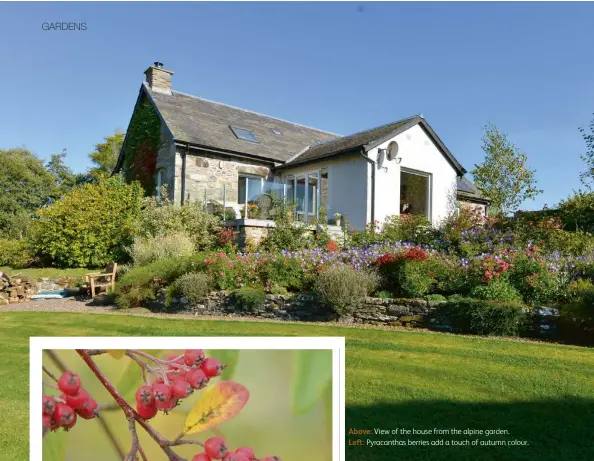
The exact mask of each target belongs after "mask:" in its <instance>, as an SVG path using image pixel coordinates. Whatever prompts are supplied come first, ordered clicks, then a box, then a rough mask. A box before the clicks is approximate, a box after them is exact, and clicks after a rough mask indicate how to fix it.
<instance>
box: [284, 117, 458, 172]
mask: <svg viewBox="0 0 594 461" xmlns="http://www.w3.org/2000/svg"><path fill="white" fill-rule="evenodd" d="M415 125H420V126H421V127H422V128H423V130H425V132H426V133H427V135H428V136H429V137H430V138H432V139H433V141H434V142H435V144H436V145H437V147H438V148H439V149H440V150H441V152H442V153H443V155H444V156H445V157H446V159H447V160H448V161H449V162H450V164H451V165H452V167H453V168H454V169H455V170H456V172H457V173H458V175H460V176H462V175H464V173H466V170H465V169H464V167H463V166H462V165H461V164H460V163H459V162H458V160H456V158H455V157H454V156H453V155H452V153H451V152H450V151H449V149H448V148H447V147H446V146H445V144H444V143H443V142H442V141H441V139H439V136H437V134H436V133H435V132H434V131H433V129H432V128H431V126H429V124H428V123H427V121H426V120H425V119H424V118H423V117H422V116H419V115H415V116H412V117H407V118H403V119H402V120H398V121H396V122H392V123H388V124H387V125H382V126H379V127H377V128H372V129H370V130H365V131H361V132H359V133H355V134H352V135H350V136H344V137H341V138H337V139H333V140H329V141H326V142H324V143H321V144H319V145H314V146H312V147H310V148H309V149H308V150H306V151H305V152H303V153H302V154H300V155H298V156H297V157H295V158H293V159H291V160H289V161H288V162H287V163H285V164H283V165H282V166H281V167H280V168H281V169H282V168H288V167H292V166H295V165H301V164H305V163H310V162H314V161H317V160H320V159H324V158H329V157H333V156H335V155H339V154H341V153H347V152H357V151H359V152H367V151H369V150H371V149H373V148H374V147H377V146H379V145H380V144H382V143H384V142H385V141H387V140H389V139H390V138H393V137H394V136H397V135H399V134H400V133H402V132H404V131H406V130H408V129H409V128H412V127H413V126H415Z"/></svg>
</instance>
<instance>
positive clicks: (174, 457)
mask: <svg viewBox="0 0 594 461" xmlns="http://www.w3.org/2000/svg"><path fill="white" fill-rule="evenodd" d="M76 352H77V353H78V355H80V357H81V358H82V359H83V360H84V362H85V363H86V364H87V366H88V367H89V368H90V369H91V371H92V372H93V373H94V374H95V376H96V377H97V379H98V380H99V381H100V382H101V384H103V387H105V389H106V390H107V391H108V392H109V393H110V394H111V396H112V397H113V398H114V400H115V401H116V402H117V403H118V405H119V406H120V407H121V408H122V411H123V412H124V414H125V415H126V417H127V418H128V419H134V420H136V422H137V423H138V424H139V425H140V426H141V427H142V428H143V429H144V430H145V431H146V432H147V433H148V434H149V435H150V436H151V438H152V439H153V440H154V441H155V442H157V444H158V445H159V446H160V447H161V450H163V451H164V452H165V454H166V455H167V456H168V457H169V460H170V461H187V460H185V459H184V458H182V457H180V456H179V455H178V454H177V453H175V452H174V451H173V450H172V449H171V448H170V445H169V444H170V442H169V441H168V440H166V439H164V438H163V437H162V436H161V435H160V434H159V433H158V432H157V431H155V430H154V429H153V428H152V427H151V425H150V424H148V423H147V422H146V421H145V420H144V419H143V418H142V417H141V416H140V415H139V414H138V413H137V412H136V410H134V408H132V407H131V406H130V405H129V404H128V402H126V400H125V399H124V398H123V397H122V396H121V394H120V393H119V392H118V390H117V389H116V388H115V387H114V386H113V384H111V382H110V381H109V379H107V377H106V376H105V375H104V374H103V372H102V371H101V370H100V369H99V368H98V367H97V364H96V363H95V362H94V361H93V359H92V358H91V356H89V354H88V353H87V351H85V350H84V349H76ZM147 355H148V354H147ZM149 357H150V356H149ZM122 458H123V456H122Z"/></svg>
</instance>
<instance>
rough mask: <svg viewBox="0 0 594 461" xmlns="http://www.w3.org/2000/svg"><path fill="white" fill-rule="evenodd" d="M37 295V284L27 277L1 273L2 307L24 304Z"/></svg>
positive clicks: (0, 301)
mask: <svg viewBox="0 0 594 461" xmlns="http://www.w3.org/2000/svg"><path fill="white" fill-rule="evenodd" d="M35 293H37V284H36V283H35V281H34V280H32V279H31V278H29V277H25V276H20V275H19V276H14V277H11V276H10V275H8V274H6V273H4V272H0V306H2V305H6V304H12V303H24V302H25V301H28V300H29V299H31V296H33V295H34V294H35Z"/></svg>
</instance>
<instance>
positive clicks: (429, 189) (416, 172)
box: [398, 167, 433, 221]
mask: <svg viewBox="0 0 594 461" xmlns="http://www.w3.org/2000/svg"><path fill="white" fill-rule="evenodd" d="M402 173H406V174H410V175H416V176H421V177H424V178H427V189H426V191H427V203H426V204H425V206H426V207H427V213H426V214H425V217H426V218H427V219H428V220H429V221H432V219H433V174H432V173H428V172H426V171H420V170H413V169H412V168H406V167H400V178H399V179H400V187H402ZM398 204H399V205H398V214H400V200H398Z"/></svg>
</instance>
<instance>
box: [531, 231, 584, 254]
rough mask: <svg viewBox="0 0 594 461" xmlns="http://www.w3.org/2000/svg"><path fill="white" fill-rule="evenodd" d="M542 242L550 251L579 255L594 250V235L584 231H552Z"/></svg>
mask: <svg viewBox="0 0 594 461" xmlns="http://www.w3.org/2000/svg"><path fill="white" fill-rule="evenodd" d="M542 244H543V246H544V247H545V248H546V249H547V250H548V251H559V252H560V253H562V254H566V255H576V256H579V255H585V254H588V253H592V252H594V236H593V235H592V234H589V233H586V232H582V231H578V232H568V231H564V230H555V231H551V232H549V233H548V234H547V235H546V237H545V239H544V240H543V242H542Z"/></svg>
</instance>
